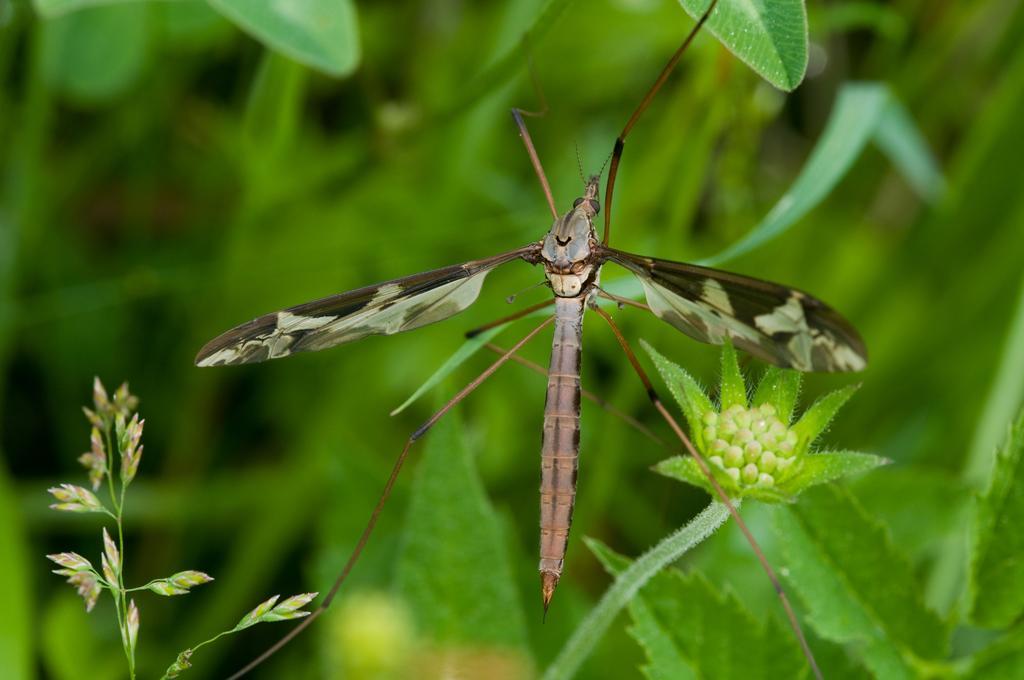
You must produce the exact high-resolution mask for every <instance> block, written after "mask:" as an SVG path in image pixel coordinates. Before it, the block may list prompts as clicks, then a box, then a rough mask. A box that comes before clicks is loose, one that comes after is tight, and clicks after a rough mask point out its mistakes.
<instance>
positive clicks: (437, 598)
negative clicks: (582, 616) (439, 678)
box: [396, 414, 526, 647]
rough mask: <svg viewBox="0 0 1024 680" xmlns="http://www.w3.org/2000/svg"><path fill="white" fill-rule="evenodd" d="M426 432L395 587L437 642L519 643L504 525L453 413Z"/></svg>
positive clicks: (522, 633) (519, 618) (522, 640)
mask: <svg viewBox="0 0 1024 680" xmlns="http://www.w3.org/2000/svg"><path fill="white" fill-rule="evenodd" d="M427 439H428V440H427V446H426V451H425V453H424V457H423V460H422V461H420V464H419V469H418V470H417V471H416V480H415V482H414V486H413V491H412V498H411V499H410V502H409V509H408V515H407V519H406V522H405V527H404V530H403V545H402V548H401V551H400V554H399V556H398V567H397V575H396V578H397V584H398V588H399V590H400V592H401V593H402V594H403V595H404V596H405V598H406V599H407V601H408V603H409V605H410V607H411V608H412V611H413V614H414V616H415V617H416V619H417V621H418V623H419V630H420V631H421V632H423V633H424V634H425V635H427V636H428V637H429V638H431V639H433V640H435V641H437V642H441V643H454V644H473V645H499V646H504V647H524V646H525V644H526V623H525V618H524V615H523V611H522V608H521V605H520V600H519V597H518V594H517V592H516V589H515V587H514V586H513V578H512V570H511V567H510V564H509V556H508V554H507V550H506V544H505V542H504V541H503V540H502V531H501V525H500V523H499V521H498V517H497V515H496V514H495V512H494V509H493V508H492V507H491V504H490V502H489V501H488V499H487V497H486V495H485V494H484V489H483V486H482V484H481V483H480V479H479V477H478V476H477V472H476V469H475V467H474V466H473V462H472V459H471V458H470V456H469V453H468V451H467V449H466V446H465V443H464V442H463V439H462V436H461V435H460V433H459V431H458V428H457V422H456V420H455V417H454V414H449V415H448V417H447V418H446V419H445V420H443V421H441V422H440V423H438V424H437V426H436V427H434V429H433V430H431V432H430V434H429V435H428V438H427ZM481 603H487V604H486V606H482V605H481Z"/></svg>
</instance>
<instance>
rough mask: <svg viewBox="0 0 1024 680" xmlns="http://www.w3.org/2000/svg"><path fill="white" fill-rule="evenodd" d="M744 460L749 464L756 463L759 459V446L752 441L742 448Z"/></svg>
mask: <svg viewBox="0 0 1024 680" xmlns="http://www.w3.org/2000/svg"><path fill="white" fill-rule="evenodd" d="M743 452H744V454H745V455H744V458H746V459H747V461H748V462H750V463H755V462H757V459H758V458H760V457H761V444H760V443H758V442H756V441H753V442H747V445H746V446H744V447H743Z"/></svg>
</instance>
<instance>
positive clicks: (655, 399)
mask: <svg viewBox="0 0 1024 680" xmlns="http://www.w3.org/2000/svg"><path fill="white" fill-rule="evenodd" d="M591 308H592V309H593V310H594V311H595V312H597V314H598V315H599V316H601V317H602V318H603V319H604V320H605V321H607V322H608V325H609V326H611V329H612V333H614V334H615V339H616V340H618V342H619V345H620V346H621V347H622V351H623V352H625V353H626V358H628V359H629V363H630V364H631V365H632V366H633V370H635V371H636V374H637V375H638V376H639V377H640V382H642V383H643V384H644V388H645V389H646V390H647V396H648V398H650V400H651V402H652V403H653V404H654V408H655V409H657V410H658V413H660V414H661V416H662V418H664V419H665V421H666V422H667V423H668V425H669V427H670V428H672V431H673V432H675V434H676V436H677V437H678V438H679V440H680V441H681V442H682V443H683V446H685V447H686V450H687V451H688V452H689V454H690V456H692V457H693V459H694V461H695V462H696V463H697V466H698V467H700V469H701V472H703V473H704V476H705V477H707V479H708V481H709V482H710V483H711V486H712V487H713V488H714V489H715V493H717V494H718V497H719V500H721V501H722V503H723V504H724V505H725V507H726V508H727V509H728V510H729V514H730V515H732V517H733V519H734V520H736V525H737V526H738V527H739V528H740V531H742V532H743V535H744V536H746V538H747V542H749V543H750V547H751V548H752V549H753V550H754V554H755V555H756V556H757V560H758V561H759V562H760V563H761V567H762V568H763V569H764V571H765V573H766V574H767V575H768V580H770V581H771V582H772V586H773V587H774V588H775V592H776V594H777V595H778V596H779V600H780V601H781V602H782V608H783V609H785V610H786V616H787V618H788V619H789V625H790V626H791V627H792V628H793V632H794V633H795V634H796V637H797V640H798V641H799V642H800V647H801V649H803V652H804V656H805V657H806V658H807V663H808V665H810V667H811V671H812V672H813V673H814V677H815V678H818V680H821V678H822V675H821V670H820V669H819V668H818V664H817V662H816V661H815V660H814V654H813V652H811V647H810V645H808V644H807V638H806V637H804V631H803V629H802V628H801V627H800V622H799V621H797V618H796V613H795V612H794V611H793V607H792V606H791V605H790V603H789V598H788V597H786V591H784V590H783V589H782V583H781V582H780V581H779V577H778V576H776V574H775V570H774V569H772V565H771V564H769V563H768V558H767V557H765V556H764V552H762V551H761V546H759V545H758V544H757V541H756V540H755V539H754V535H753V534H752V533H750V529H748V528H747V523H746V522H744V521H743V518H742V517H740V513H739V512H738V511H737V510H736V506H735V505H733V503H732V501H730V500H729V496H728V495H727V494H726V493H725V491H724V490H723V489H722V487H721V485H719V483H718V480H716V479H715V476H714V475H713V474H711V470H710V469H709V468H708V465H707V463H706V462H704V459H703V458H702V457H701V455H700V454H699V453H697V450H696V449H695V448H694V447H693V443H692V442H691V441H690V438H689V437H687V436H686V433H685V432H683V428H681V427H680V426H679V423H678V422H676V419H675V418H674V417H673V416H672V414H671V413H670V412H669V410H668V409H667V408H665V405H664V404H663V403H662V402H661V398H660V397H659V396H658V393H657V392H655V390H654V385H653V384H652V383H651V380H650V378H648V377H647V373H646V372H645V371H644V369H643V367H642V366H641V365H640V362H639V361H638V360H637V358H636V354H634V353H633V349H632V348H631V347H630V346H629V342H627V341H626V337H625V336H624V335H623V334H622V331H620V330H619V327H618V325H617V324H616V323H615V320H614V319H612V317H611V315H610V314H608V312H606V311H604V310H603V309H600V308H598V307H597V305H593V306H592V307H591Z"/></svg>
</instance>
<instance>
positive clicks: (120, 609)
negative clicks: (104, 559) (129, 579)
mask: <svg viewBox="0 0 1024 680" xmlns="http://www.w3.org/2000/svg"><path fill="white" fill-rule="evenodd" d="M105 424H106V427H104V428H103V438H104V439H105V442H106V445H107V489H108V491H109V492H110V502H111V504H112V505H113V506H114V510H115V512H114V514H113V517H114V521H115V522H116V523H117V553H118V555H117V558H118V560H117V561H118V563H117V564H115V565H111V566H113V567H114V568H115V569H117V583H112V584H110V585H111V586H112V588H116V591H115V590H113V589H112V590H111V593H113V595H114V608H115V609H116V610H117V625H118V627H119V628H120V629H121V646H122V647H123V648H124V656H125V658H126V659H127V660H128V676H129V677H130V678H131V679H132V680H135V654H134V653H133V651H132V648H131V645H130V644H129V641H128V594H127V592H126V591H125V587H124V522H123V521H122V520H123V517H124V491H125V489H124V484H123V483H122V484H121V494H120V497H119V496H118V494H117V492H116V491H115V489H114V449H113V446H112V445H113V442H112V441H111V437H110V423H109V421H107V422H106V423H105ZM120 451H121V449H120V442H118V453H119V454H120Z"/></svg>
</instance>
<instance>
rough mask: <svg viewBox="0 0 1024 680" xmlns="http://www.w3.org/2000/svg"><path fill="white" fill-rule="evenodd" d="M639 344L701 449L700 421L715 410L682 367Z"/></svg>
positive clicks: (645, 344)
mask: <svg viewBox="0 0 1024 680" xmlns="http://www.w3.org/2000/svg"><path fill="white" fill-rule="evenodd" d="M640 344H641V345H642V346H643V348H644V351H645V352H647V354H648V355H649V356H650V357H651V360H652V361H653V362H654V365H655V366H656V367H657V368H658V372H659V373H661V379H662V380H664V381H665V384H666V385H668V390H669V392H671V393H672V396H673V397H675V400H676V401H677V402H679V406H680V407H681V408H682V409H683V414H684V415H685V416H686V422H688V423H689V424H690V436H691V437H693V439H694V441H695V442H696V444H697V448H700V449H703V448H704V446H703V443H704V436H703V430H704V426H703V423H702V421H701V419H702V418H703V417H704V414H705V413H707V412H709V411H714V410H715V407H714V405H713V404H712V403H711V400H710V399H708V395H706V394H704V390H702V389H701V387H700V385H699V384H697V381H696V380H694V379H693V376H691V375H690V374H689V373H687V372H686V371H685V370H683V369H682V367H680V366H678V365H676V364H674V363H672V362H671V361H669V360H668V359H666V358H665V357H663V356H662V355H661V354H659V353H658V351H657V350H656V349H654V348H653V347H651V346H650V345H649V344H647V342H646V341H644V340H641V341H640Z"/></svg>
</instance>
